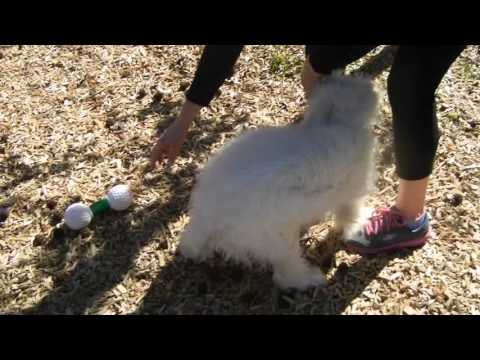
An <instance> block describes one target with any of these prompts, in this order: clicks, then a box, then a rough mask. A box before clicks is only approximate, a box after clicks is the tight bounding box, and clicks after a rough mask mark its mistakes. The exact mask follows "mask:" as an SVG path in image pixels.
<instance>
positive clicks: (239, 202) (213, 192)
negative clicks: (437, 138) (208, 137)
mask: <svg viewBox="0 0 480 360" xmlns="http://www.w3.org/2000/svg"><path fill="white" fill-rule="evenodd" d="M377 99H378V96H377V94H376V92H375V91H374V89H373V85H372V83H371V81H370V80H367V79H364V78H352V77H348V76H343V75H340V74H334V75H332V76H329V77H328V78H325V79H324V80H322V82H321V83H320V84H319V85H318V86H317V88H316V89H315V92H314V94H313V97H312V99H311V101H310V104H309V108H308V109H307V112H306V114H305V117H304V120H303V121H302V122H301V123H299V124H295V125H289V126H286V127H271V128H263V129H258V130H255V131H251V132H248V133H245V134H243V135H241V136H239V137H238V138H237V139H236V140H234V141H232V143H230V144H229V145H228V146H227V147H226V148H225V149H224V150H223V151H222V152H220V153H219V154H218V155H217V156H215V157H214V158H213V159H211V160H210V161H209V162H208V163H207V165H206V166H205V168H204V169H203V170H202V171H201V173H200V175H199V176H198V179H197V180H198V181H197V184H196V187H195V189H194V191H193V193H192V198H191V202H190V222H189V224H188V225H187V228H186V230H185V231H184V233H183V234H182V236H181V238H180V243H179V250H180V253H181V254H182V255H184V256H185V257H187V258H191V259H196V260H205V259H206V258H207V257H208V256H210V255H211V254H212V253H213V252H214V251H220V252H221V253H223V254H224V255H225V256H226V257H228V258H233V259H235V260H238V261H241V262H243V263H246V264H251V261H252V260H253V261H255V262H257V263H260V264H264V265H271V266H272V268H273V279H274V282H275V283H276V284H277V285H278V286H279V287H281V288H295V289H300V290H303V289H306V288H308V287H311V286H320V285H325V284H326V282H327V281H326V278H325V275H324V274H323V273H322V271H321V270H320V269H317V268H315V267H312V266H310V265H308V264H307V262H306V261H305V260H304V259H303V258H302V256H301V249H300V243H299V240H300V233H301V232H302V231H303V230H306V229H308V228H309V227H310V226H312V225H315V224H317V223H319V222H320V221H321V220H322V219H323V218H324V216H325V215H326V214H327V212H333V213H334V214H335V216H336V226H337V227H340V228H342V227H344V226H346V225H347V224H350V223H352V222H354V220H355V219H356V217H357V216H358V213H359V211H360V203H361V200H362V198H363V197H364V196H365V195H367V193H368V192H369V191H370V189H371V187H370V185H371V183H372V174H373V156H372V155H373V148H374V138H373V134H372V132H371V129H370V125H371V124H372V122H373V121H374V119H375V115H376V107H377Z"/></svg>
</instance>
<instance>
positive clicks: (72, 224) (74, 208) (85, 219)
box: [64, 203, 93, 230]
mask: <svg viewBox="0 0 480 360" xmlns="http://www.w3.org/2000/svg"><path fill="white" fill-rule="evenodd" d="M92 218H93V213H92V211H91V210H90V208H89V207H88V206H87V205H85V204H82V203H75V204H72V205H70V206H69V207H68V208H67V210H65V216H64V219H65V224H67V226H68V227H69V228H70V229H72V230H80V229H82V228H84V227H85V226H87V225H88V224H90V221H92Z"/></svg>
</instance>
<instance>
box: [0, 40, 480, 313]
mask: <svg viewBox="0 0 480 360" xmlns="http://www.w3.org/2000/svg"><path fill="white" fill-rule="evenodd" d="M379 51H381V49H378V50H377V51H376V52H375V53H374V54H370V56H369V57H368V58H370V59H380V61H379V62H378V63H374V65H375V64H377V65H378V66H377V68H375V66H372V65H371V64H370V65H365V64H364V63H363V60H362V61H360V62H358V63H355V64H353V65H352V66H351V70H355V69H358V68H359V66H364V67H362V69H363V70H364V71H365V70H366V69H367V71H368V72H376V73H378V75H379V76H378V77H377V83H378V85H379V86H380V87H381V88H385V80H386V75H387V72H385V71H382V70H384V69H385V66H386V65H388V59H389V57H388V55H389V54H388V53H387V54H385V53H382V54H383V55H386V56H381V57H379V58H374V57H372V56H375V55H377V53H378V52H379ZM385 51H387V52H388V51H389V50H388V48H386V49H385ZM200 52H201V47H200V46H23V47H20V46H11V47H1V48H0V58H1V60H0V89H1V90H0V160H1V162H0V202H1V204H0V205H4V206H6V205H8V206H10V207H11V213H10V216H9V217H8V219H7V220H6V222H5V224H4V225H3V226H2V227H0V311H1V312H2V313H42V314H44V313H62V314H129V313H158V314H185V313H199V314H261V313H295V314H340V313H342V314H405V313H406V314H468V313H477V314H478V313H480V263H479V257H480V231H479V224H478V220H479V215H480V205H479V202H478V196H479V192H480V190H479V186H480V181H479V173H480V164H479V163H478V156H479V154H480V151H479V150H480V144H479V141H478V136H479V126H478V122H479V109H480V106H479V105H480V87H479V83H480V81H479V80H480V50H479V47H478V46H471V47H469V48H468V49H467V50H466V51H465V52H464V54H463V55H462V56H461V58H459V59H458V60H457V61H456V63H455V64H454V66H453V67H452V69H451V70H450V71H449V73H448V74H447V76H446V78H445V79H444V81H443V83H442V85H441V88H440V89H439V91H438V109H439V119H440V123H441V128H442V131H443V137H442V139H441V145H440V147H439V151H438V158H437V163H436V164H437V166H436V169H435V172H434V174H433V177H432V182H431V186H430V188H429V192H428V206H429V210H430V212H431V214H432V215H433V219H434V220H433V224H432V226H433V229H434V231H435V236H434V239H433V241H431V242H430V243H429V244H428V245H426V246H425V247H424V248H422V249H419V250H416V251H413V252H411V253H402V254H395V255H390V256H386V257H378V258H361V257H359V256H356V255H351V254H348V253H346V252H345V251H344V250H342V249H337V250H338V251H337V252H336V253H335V254H334V257H333V258H332V259H331V264H330V263H329V262H328V261H325V260H324V259H321V258H320V256H319V254H320V250H321V248H322V246H323V245H322V242H321V240H322V239H324V238H326V237H331V235H329V229H330V228H331V223H330V222H327V223H325V224H323V225H322V226H318V227H316V228H314V229H312V231H311V232H310V234H309V235H308V236H307V237H306V238H305V239H304V244H305V249H306V255H307V257H308V258H309V259H311V260H312V261H314V262H315V261H317V262H318V261H319V262H321V264H320V265H322V266H324V267H329V266H330V270H329V278H330V279H331V285H330V286H329V287H328V288H327V289H325V290H312V291H309V292H306V293H296V294H278V293H277V292H275V290H273V287H272V282H271V276H270V275H269V274H266V273H263V272H260V271H245V270H244V269H242V268H241V267H238V266H236V265H233V264H228V263H225V262H224V261H223V260H222V259H215V261H213V262H211V263H209V264H203V265H195V264H192V263H189V262H185V261H183V260H182V259H181V258H180V257H177V256H176V255H175V247H176V238H177V236H178V234H179V232H180V231H181V230H182V228H183V226H184V224H185V222H186V215H185V209H186V205H187V202H188V198H189V194H190V190H191V186H192V182H193V175H194V174H195V171H196V169H197V168H198V166H199V165H201V164H202V163H204V162H205V161H206V159H207V158H208V156H209V154H211V153H212V152H213V151H217V150H218V149H220V148H221V146H222V145H223V144H224V143H225V142H226V141H228V140H229V139H230V138H232V137H233V136H235V135H236V134H238V133H239V132H241V131H242V130H243V129H245V128H248V127H256V126H258V125H265V124H270V125H282V124H285V123H287V122H289V121H292V119H295V118H297V117H298V116H300V115H301V113H302V111H303V106H304V100H303V97H302V89H301V87H300V82H299V70H300V67H301V60H302V58H303V48H302V47H299V46H285V47H283V46H249V47H247V48H246V50H245V52H244V53H243V54H242V57H241V59H240V61H239V63H238V66H237V71H236V74H235V76H234V77H233V78H232V79H231V80H229V81H228V82H227V83H226V84H225V85H224V86H223V87H222V89H221V93H220V94H219V96H218V97H217V98H216V100H215V101H214V102H213V103H212V105H211V107H210V108H208V109H206V110H205V111H204V112H203V115H202V117H201V119H199V120H198V121H196V124H195V126H194V128H193V129H192V131H191V133H190V137H189V140H188V144H187V146H185V147H184V149H183V151H182V154H181V157H180V158H179V160H178V162H177V165H176V167H175V169H173V170H172V171H170V172H167V171H165V170H164V169H159V170H156V171H155V172H154V173H146V172H145V171H144V169H145V167H144V165H145V163H146V161H147V158H148V156H149V151H150V148H151V146H152V143H153V141H154V138H155V134H156V133H157V131H159V130H162V129H164V128H165V127H166V126H167V125H168V124H169V123H170V121H171V120H172V119H173V118H174V116H175V114H176V113H177V112H178V110H179V106H180V105H181V103H182V99H183V90H184V89H185V88H186V87H187V86H188V83H189V81H190V80H191V78H192V76H193V72H194V70H195V66H196V61H197V59H198V57H199V55H200ZM385 59H386V60H387V61H386V62H385V61H384V60H385ZM382 114H383V115H384V116H383V119H382V120H381V121H380V122H379V123H378V124H377V125H376V126H375V132H376V134H377V135H378V139H379V142H380V144H381V149H380V154H379V157H378V170H379V172H380V177H379V180H378V192H377V193H376V194H373V195H372V197H371V201H370V202H371V204H372V205H387V204H389V203H391V201H392V200H393V198H394V196H395V190H396V180H395V176H394V168H393V165H392V154H391V141H392V139H391V132H390V131H389V127H390V121H391V114H390V109H389V107H388V103H387V100H386V97H385V101H384V106H383V107H382ZM117 183H129V184H131V185H132V186H133V187H134V188H135V191H136V198H135V206H134V207H132V208H131V209H130V210H129V211H127V212H126V213H120V214H118V213H117V214H108V215H106V216H103V217H101V218H98V219H95V220H94V221H93V223H92V224H91V225H90V226H89V228H87V229H85V230H83V231H81V232H78V233H77V232H71V231H68V230H65V229H64V228H63V227H62V226H60V225H58V224H59V223H60V222H61V220H62V214H63V211H64V209H65V208H66V206H68V205H69V204H71V203H72V202H73V201H75V200H78V199H81V200H82V201H85V202H93V201H95V200H97V199H99V198H100V197H101V196H103V195H104V194H105V192H106V191H107V190H108V189H109V188H110V187H111V186H112V185H114V184H117Z"/></svg>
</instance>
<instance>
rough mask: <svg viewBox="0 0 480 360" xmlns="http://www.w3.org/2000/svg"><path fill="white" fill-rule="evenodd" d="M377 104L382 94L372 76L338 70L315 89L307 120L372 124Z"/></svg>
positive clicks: (311, 123)
mask: <svg viewBox="0 0 480 360" xmlns="http://www.w3.org/2000/svg"><path fill="white" fill-rule="evenodd" d="M377 104H378V95H377V93H376V91H375V89H374V86H373V83H372V81H371V79H370V78H368V77H360V76H355V77H354V76H345V75H342V74H341V73H339V72H335V73H333V75H330V76H327V77H325V78H324V79H322V80H321V81H320V82H319V83H318V85H317V86H316V88H315V89H314V91H313V94H312V96H311V98H310V101H309V106H308V110H307V112H306V113H305V117H304V123H305V124H308V125H313V126H314V125H315V124H318V123H323V124H325V123H329V124H332V125H334V124H343V123H345V124H349V125H352V126H355V125H357V124H358V125H359V126H364V125H368V124H369V123H371V122H372V121H373V119H374V118H375V113H376V109H377Z"/></svg>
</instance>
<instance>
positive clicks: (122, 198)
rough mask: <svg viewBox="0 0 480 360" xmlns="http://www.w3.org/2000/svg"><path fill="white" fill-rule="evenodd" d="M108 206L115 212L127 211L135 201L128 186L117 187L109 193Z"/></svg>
mask: <svg viewBox="0 0 480 360" xmlns="http://www.w3.org/2000/svg"><path fill="white" fill-rule="evenodd" d="M107 200H108V204H109V205H110V207H111V208H112V209H113V210H116V211H122V210H125V209H127V208H128V207H129V206H130V205H131V204H132V201H133V194H132V192H131V191H130V189H129V188H128V186H127V185H117V186H114V187H113V188H111V189H110V191H109V192H108V193H107Z"/></svg>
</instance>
